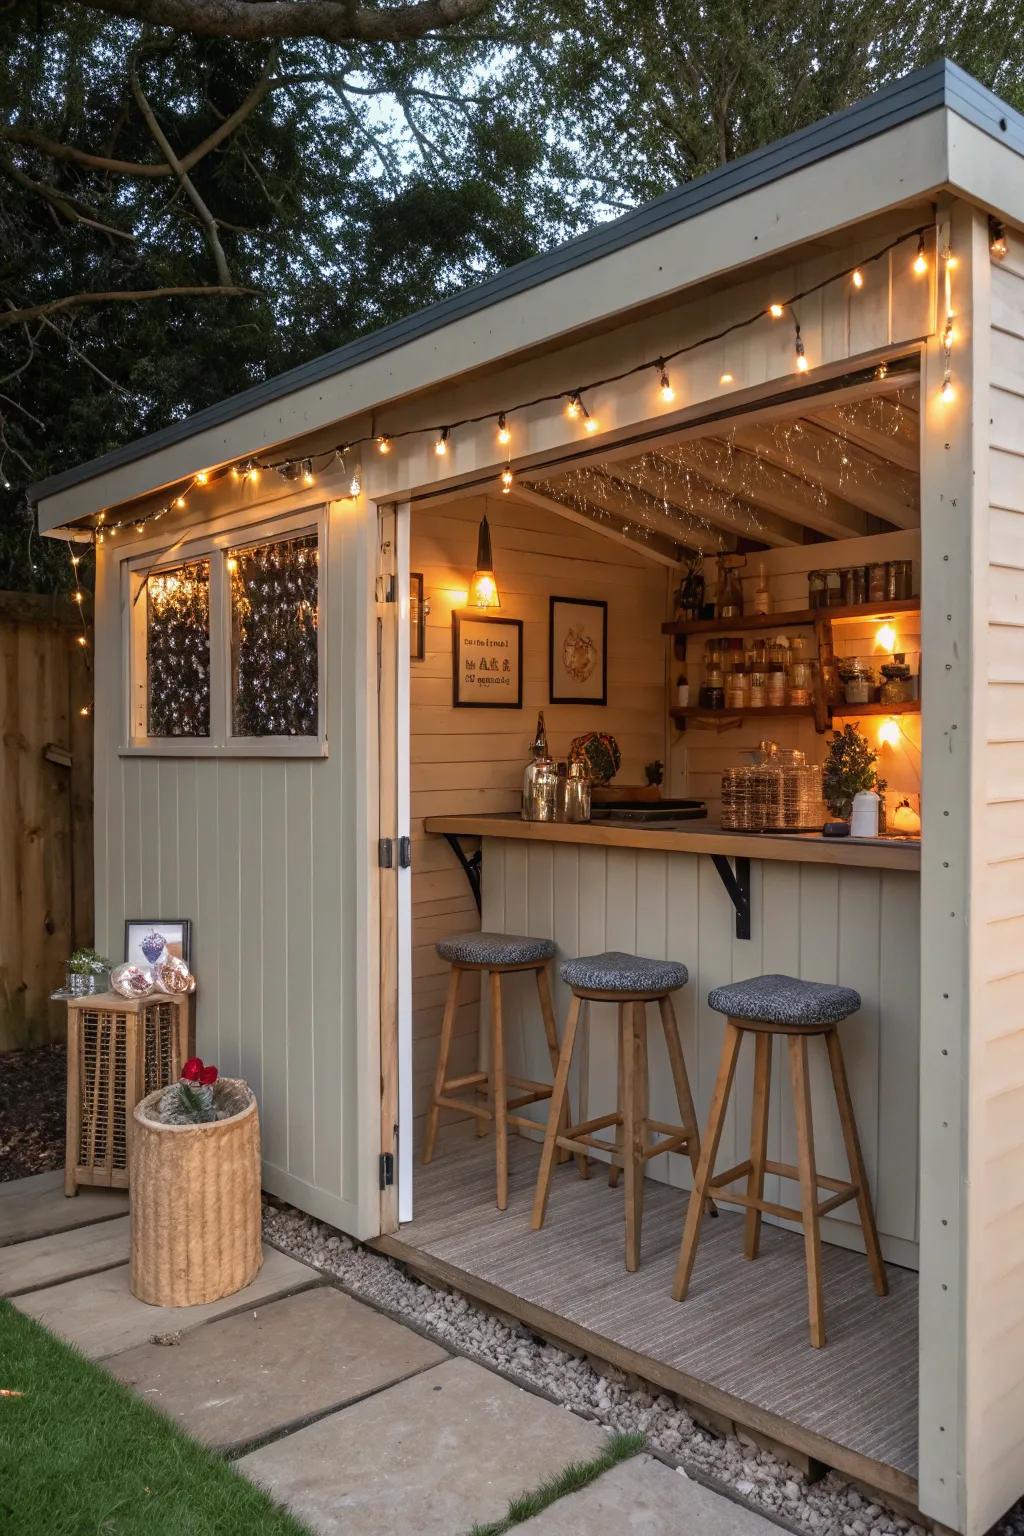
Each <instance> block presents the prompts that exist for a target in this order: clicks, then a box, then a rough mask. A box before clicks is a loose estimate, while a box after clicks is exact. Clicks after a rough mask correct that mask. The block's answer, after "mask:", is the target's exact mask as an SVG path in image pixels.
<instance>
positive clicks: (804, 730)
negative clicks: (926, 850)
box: [670, 529, 921, 816]
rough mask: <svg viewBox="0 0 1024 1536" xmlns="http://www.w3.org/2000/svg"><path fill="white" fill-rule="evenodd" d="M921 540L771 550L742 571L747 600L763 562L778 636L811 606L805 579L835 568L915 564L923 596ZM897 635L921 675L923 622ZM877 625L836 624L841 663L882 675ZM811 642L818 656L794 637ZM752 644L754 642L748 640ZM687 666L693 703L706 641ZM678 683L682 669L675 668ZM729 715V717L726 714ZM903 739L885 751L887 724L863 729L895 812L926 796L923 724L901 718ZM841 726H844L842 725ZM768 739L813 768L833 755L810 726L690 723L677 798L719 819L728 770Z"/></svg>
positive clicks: (908, 621) (909, 619)
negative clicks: (800, 754) (690, 799)
mask: <svg viewBox="0 0 1024 1536" xmlns="http://www.w3.org/2000/svg"><path fill="white" fill-rule="evenodd" d="M920 552H921V535H920V532H919V531H918V530H917V529H909V530H906V531H901V532H898V533H884V534H875V535H873V536H871V537H869V538H862V539H843V540H836V541H833V542H829V543H825V544H803V545H795V546H790V547H788V548H783V549H773V550H767V551H765V553H764V554H758V555H751V556H749V561H748V565H747V568H746V570H745V571H744V572H743V583H744V591H745V597H746V598H747V599H749V600H750V601H752V598H753V589H754V587H755V586H756V585H757V580H758V564H759V563H763V564H764V566H765V569H766V572H767V575H768V586H769V590H770V592H771V595H772V605H773V610H774V609H775V608H776V607H777V608H778V610H779V633H787V630H786V626H785V622H784V618H783V614H784V610H785V609H787V608H788V609H797V608H806V607H807V572H808V571H811V570H815V569H817V568H819V567H821V566H826V567H836V566H848V565H860V564H865V563H867V562H868V561H871V560H901V559H909V560H912V561H913V562H914V590H915V591H919V590H920ZM893 628H894V629H895V630H896V633H897V636H898V643H897V645H896V649H897V650H902V651H906V653H907V661H908V663H909V664H910V666H911V668H912V670H913V671H915V672H916V671H918V668H919V662H920V650H921V632H920V620H919V619H918V618H917V617H916V616H913V615H909V614H908V615H906V616H899V617H897V618H895V619H894V620H893ZM877 630H878V625H877V624H837V625H836V626H835V628H834V631H833V635H834V640H835V649H836V654H837V656H842V655H856V656H862V657H866V658H873V661H874V664H875V667H876V670H877V665H878V663H879V662H880V661H881V659H882V653H881V652H880V650H879V649H878V647H877V645H876V641H875V635H876V633H877ZM788 633H793V634H796V633H799V634H802V635H805V636H807V637H808V641H809V645H810V647H811V654H812V655H813V634H812V631H811V630H810V629H806V628H805V629H802V630H799V631H788ZM748 638H749V637H748ZM688 645H689V649H688V652H687V661H688V664H689V663H693V665H692V668H691V670H690V671H689V673H688V675H689V677H690V687H691V692H690V702H691V703H692V704H695V703H696V702H697V698H696V687H697V683H698V681H699V678H700V667H699V666H698V665H696V664H697V662H698V661H699V658H700V657H701V656H702V655H703V651H704V642H703V637H699V638H696V639H694V638H691V639H690V641H689V642H688ZM673 666H674V670H673V679H674V677H675V675H676V673H677V672H678V670H679V669H678V666H677V665H675V664H673ZM725 713H726V714H728V711H726V712H725ZM846 718H848V719H849V720H850V721H851V722H854V723H855V722H856V719H857V712H856V709H855V708H854V707H851V709H850V712H849V715H848V716H847V717H846ZM899 718H900V725H901V727H902V729H903V731H904V732H905V736H904V738H903V740H902V741H901V742H900V744H899V745H898V746H896V747H890V746H885V747H881V748H880V747H879V746H878V744H877V736H876V731H877V727H878V725H879V724H880V723H881V722H880V721H879V720H878V719H868V720H866V721H865V722H864V725H863V726H862V729H863V730H864V732H865V734H866V735H867V737H868V739H869V741H870V742H871V744H872V746H873V747H874V748H875V750H876V751H878V753H879V769H880V771H881V773H882V775H883V777H884V778H885V779H886V780H887V781H888V784H889V789H890V795H889V803H890V804H891V805H895V803H896V800H897V799H898V798H899V796H901V795H903V794H907V795H908V796H911V797H913V796H918V797H919V796H920V790H921V733H920V717H919V716H918V715H914V714H904V715H902V716H900V717H899ZM836 723H837V725H841V724H842V723H844V722H843V721H840V720H837V722H836ZM765 737H768V738H770V739H771V740H773V741H777V742H778V743H779V745H780V746H782V747H786V748H793V747H796V748H799V749H800V750H802V751H804V752H806V753H807V758H808V761H809V762H822V761H823V760H824V758H825V754H826V751H827V748H828V737H827V736H820V735H818V734H817V732H816V731H815V729H814V725H813V722H812V721H811V720H808V719H799V718H798V719H792V720H787V719H786V718H785V717H773V718H771V719H766V720H764V721H759V720H756V719H750V718H748V719H745V720H744V721H743V722H742V724H741V725H740V726H739V728H738V729H736V728H732V729H729V730H721V729H717V730H716V729H708V728H699V727H697V726H695V725H694V724H693V723H692V722H691V723H689V724H688V725H687V729H686V730H685V732H679V731H675V730H673V733H672V742H671V758H670V761H671V767H672V772H671V779H670V782H671V784H672V787H673V789H674V791H675V792H676V793H678V794H681V795H693V796H695V797H697V798H698V799H702V800H706V801H707V803H708V808H709V812H710V814H711V815H712V816H714V815H717V813H718V810H719V808H720V805H721V795H720V789H721V774H722V770H723V768H727V767H732V766H735V765H736V764H737V763H740V762H744V761H747V759H746V758H744V757H743V756H742V754H743V753H745V752H752V751H754V750H755V749H756V747H757V745H758V743H759V742H760V741H761V740H762V739H763V738H765Z"/></svg>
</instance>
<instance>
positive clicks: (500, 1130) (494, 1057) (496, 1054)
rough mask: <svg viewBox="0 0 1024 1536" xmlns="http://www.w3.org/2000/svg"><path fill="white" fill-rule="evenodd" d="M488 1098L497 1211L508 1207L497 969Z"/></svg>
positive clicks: (493, 985) (497, 973)
mask: <svg viewBox="0 0 1024 1536" xmlns="http://www.w3.org/2000/svg"><path fill="white" fill-rule="evenodd" d="M490 977H491V1100H492V1107H493V1111H494V1139H495V1143H496V1146H495V1155H496V1161H497V1172H498V1210H499V1211H504V1210H505V1209H506V1208H507V1206H508V1094H507V1091H506V1088H505V1023H504V1019H503V1018H502V1012H501V972H500V971H491V973H490Z"/></svg>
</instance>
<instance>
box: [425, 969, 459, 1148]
mask: <svg viewBox="0 0 1024 1536" xmlns="http://www.w3.org/2000/svg"><path fill="white" fill-rule="evenodd" d="M461 980H462V972H461V970H460V969H459V967H458V966H457V965H453V966H452V969H451V974H450V975H449V977H448V995H447V997H446V998H445V1000H444V1016H443V1018H442V1019H441V1043H440V1045H439V1047H438V1052H437V1071H436V1072H435V1073H434V1092H433V1095H432V1096H431V1100H430V1108H429V1109H428V1110H427V1129H426V1133H425V1135H424V1137H423V1154H422V1161H423V1163H424V1166H425V1165H426V1164H427V1163H429V1162H430V1160H431V1158H432V1157H433V1155H434V1143H435V1141H436V1140H437V1121H438V1116H439V1115H440V1113H441V1106H440V1105H439V1104H438V1102H437V1101H438V1099H439V1098H440V1097H441V1095H442V1094H443V1093H444V1085H445V1083H446V1082H447V1081H448V1056H449V1054H450V1052H451V1048H452V1033H453V1031H454V1029H455V1014H456V1011H457V1010H458V1006H459V985H460V983H461Z"/></svg>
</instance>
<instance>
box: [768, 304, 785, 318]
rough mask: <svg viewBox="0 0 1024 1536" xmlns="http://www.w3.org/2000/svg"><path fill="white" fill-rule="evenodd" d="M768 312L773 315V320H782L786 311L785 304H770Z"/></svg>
mask: <svg viewBox="0 0 1024 1536" xmlns="http://www.w3.org/2000/svg"><path fill="white" fill-rule="evenodd" d="M768 313H769V314H770V315H771V317H772V319H773V320H781V319H782V316H783V314H784V313H785V305H784V304H769V305H768Z"/></svg>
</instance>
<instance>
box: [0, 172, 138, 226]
mask: <svg viewBox="0 0 1024 1536" xmlns="http://www.w3.org/2000/svg"><path fill="white" fill-rule="evenodd" d="M0 171H3V172H6V174H7V175H8V176H9V177H10V178H11V180H12V181H15V182H17V184H18V186H19V187H24V189H25V191H26V192H34V193H35V195H36V196H37V197H41V198H43V199H44V201H45V202H47V203H49V204H50V206H51V207H53V208H56V210H57V212H58V213H62V214H63V215H64V217H65V218H66V219H67V221H68V223H69V224H85V225H87V226H88V228H89V229H96V230H99V232H100V234H103V235H111V236H114V237H116V238H117V239H118V240H129V241H130V240H134V239H135V236H134V235H133V234H131V233H130V232H129V231H128V230H126V229H117V228H116V227H115V226H114V225H113V224H104V223H103V222H102V220H100V219H95V218H92V217H91V214H92V212H93V210H92V209H89V211H88V213H83V212H82V209H84V208H85V207H86V204H85V203H81V202H79V200H78V199H77V198H75V197H70V196H68V195H67V194H66V193H64V192H58V191H57V188H56V187H50V186H47V184H46V183H45V182H42V181H33V179H32V177H31V176H26V174H25V172H24V171H22V170H20V169H19V168H18V166H16V165H15V164H14V161H13V160H8V158H7V156H6V155H0Z"/></svg>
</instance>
